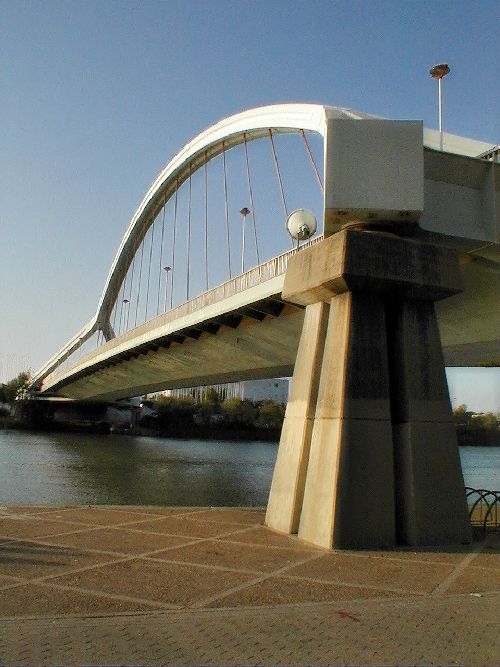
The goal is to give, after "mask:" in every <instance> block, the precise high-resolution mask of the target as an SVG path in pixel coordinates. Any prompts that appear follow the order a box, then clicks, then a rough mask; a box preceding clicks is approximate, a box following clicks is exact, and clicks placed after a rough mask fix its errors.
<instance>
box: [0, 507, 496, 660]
mask: <svg viewBox="0 0 500 667" xmlns="http://www.w3.org/2000/svg"><path fill="white" fill-rule="evenodd" d="M264 514H265V510H264V509H261V508H258V509H255V508H249V509H238V508H155V507H117V506H114V507H104V506H99V507H34V506H29V507H28V506H23V507H1V508H0V617H1V623H0V663H2V664H7V665H26V664H39V665H42V664H43V665H55V664H67V665H73V664H87V665H90V664H100V665H102V664H125V663H126V664H181V665H195V664H196V665H199V664H204V665H210V664H226V665H227V664H262V665H271V664H273V665H274V664H287V665H289V664H427V665H429V664H450V665H451V664H462V665H463V664H491V665H493V664H499V663H500V635H499V633H498V619H499V609H500V533H498V532H492V533H488V534H487V535H486V536H485V537H484V538H483V537H482V538H481V539H480V540H478V541H475V542H474V543H472V544H470V545H460V546H457V547H456V548H453V547H446V548H441V549H439V548H436V547H434V548H432V549H428V550H426V549H419V550H418V551H412V550H409V549H407V550H404V549H400V550H397V551H357V552H345V551H343V552H338V551H327V550H324V549H321V548H318V547H313V546H310V545H308V544H306V543H304V542H300V541H298V540H297V539H296V538H295V537H293V536H288V535H279V534H276V533H274V532H272V531H271V530H269V529H267V528H265V527H264V526H263V520H264Z"/></svg>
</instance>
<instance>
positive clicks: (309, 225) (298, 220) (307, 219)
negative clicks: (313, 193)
mask: <svg viewBox="0 0 500 667" xmlns="http://www.w3.org/2000/svg"><path fill="white" fill-rule="evenodd" d="M317 226H318V224H317V222H316V218H315V217H314V214H313V213H311V211H307V210H306V209H304V208H299V209H298V210H297V211H294V212H293V213H290V215H289V216H288V218H287V221H286V228H287V230H288V233H289V234H290V236H291V237H292V238H294V239H297V240H299V241H304V240H305V239H309V238H311V236H312V235H313V234H314V233H315V231H316V228H317Z"/></svg>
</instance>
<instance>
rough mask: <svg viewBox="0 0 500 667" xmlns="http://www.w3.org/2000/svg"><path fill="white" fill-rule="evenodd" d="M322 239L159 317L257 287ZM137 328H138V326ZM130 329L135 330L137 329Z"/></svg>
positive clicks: (185, 312)
mask: <svg viewBox="0 0 500 667" xmlns="http://www.w3.org/2000/svg"><path fill="white" fill-rule="evenodd" d="M322 239H323V235H318V236H317V237H315V238H313V239H310V240H309V241H306V242H305V243H303V244H302V245H300V246H299V247H298V248H293V249H292V250H288V251H287V252H285V253H282V254H281V255H277V256H276V257H273V258H272V259H270V260H268V261H267V262H264V263H262V264H260V265H259V266H256V267H255V268H253V269H250V270H249V271H246V272H245V273H242V274H241V275H239V276H236V277H235V278H231V279H230V280H227V281H226V282H224V283H222V284H221V285H218V286H217V287H214V288H212V289H211V290H208V292H204V293H203V294H200V295H199V296H197V297H195V298H194V299H190V300H189V301H186V302H185V303H183V304H181V305H180V306H177V307H175V308H173V309H172V310H170V311H167V312H166V313H165V314H164V315H162V316H160V317H162V318H164V321H165V322H168V321H173V320H176V319H178V318H180V317H183V316H185V315H190V314H191V313H194V312H196V311H197V310H200V309H201V308H204V307H205V306H209V305H212V304H214V303H217V302H219V301H223V300H224V299H227V298H228V297H231V296H233V295H235V294H239V293H241V292H244V291H245V290H248V289H250V288H252V287H257V285H260V284H261V283H264V282H266V281H268V280H272V279H273V278H275V277H276V276H281V275H283V274H284V273H285V272H286V268H287V266H288V260H289V259H290V257H292V256H293V255H294V254H296V253H297V252H300V251H302V250H304V249H305V248H307V247H309V246H311V245H314V244H315V243H318V242H319V241H321V240H322ZM138 329H140V327H138ZM132 331H134V332H137V329H134V330H132Z"/></svg>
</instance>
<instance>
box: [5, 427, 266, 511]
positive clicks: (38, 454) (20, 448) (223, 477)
mask: <svg viewBox="0 0 500 667" xmlns="http://www.w3.org/2000/svg"><path fill="white" fill-rule="evenodd" d="M276 454H277V443H262V442H238V443H233V442H217V441H197V440H173V439H156V438H136V437H129V436H98V435H86V434H85V435H84V434H70V433H54V434H43V435H40V434H31V433H23V432H15V431H10V432H8V431H4V432H2V431H0V456H1V457H2V463H3V465H2V467H1V470H0V502H1V503H5V504H14V503H21V504H22V503H30V504H52V503H53V504H110V505H197V506H212V505H213V506H245V505H246V506H262V505H265V504H266V503H267V497H268V494H269V488H270V485H271V478H272V471H273V467H274V462H275V459H276Z"/></svg>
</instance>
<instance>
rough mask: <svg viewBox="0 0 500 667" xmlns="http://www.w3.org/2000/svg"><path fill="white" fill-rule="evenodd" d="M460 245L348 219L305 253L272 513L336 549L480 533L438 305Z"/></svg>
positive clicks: (455, 286) (285, 526) (453, 276)
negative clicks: (473, 519) (349, 224)
mask: <svg viewBox="0 0 500 667" xmlns="http://www.w3.org/2000/svg"><path fill="white" fill-rule="evenodd" d="M459 291H460V273H459V268H458V262H457V258H456V256H455V255H454V253H451V252H448V251H446V250H443V249H440V248H437V247H435V246H432V245H428V244H421V243H417V242H414V241H411V240H408V239H403V238H400V237H396V236H393V235H391V234H385V233H380V232H368V231H363V230H355V229H348V230H343V231H342V232H339V233H338V234H335V235H333V236H331V237H329V238H328V239H325V240H324V241H323V242H322V243H320V244H317V245H316V246H313V247H311V248H308V249H307V250H305V251H303V252H301V253H298V254H297V255H295V256H294V257H293V258H292V260H291V261H290V263H289V266H288V270H287V274H286V278H285V285H284V289H283V298H285V299H287V300H289V301H292V302H294V303H298V304H302V305H305V306H306V312H305V317H304V325H303V330H302V336H301V340H300V344H299V350H298V354H297V362H296V366H295V371H294V375H293V379H292V386H291V390H290V399H289V403H288V406H287V410H286V414H285V421H284V424H283V430H282V435H281V440H280V447H279V451H278V458H277V462H276V466H275V471H274V476H273V481H272V485H271V491H270V496H269V504H268V508H267V513H266V524H267V525H268V526H269V527H271V528H273V529H275V530H278V531H280V532H284V533H297V534H298V536H299V537H300V538H302V539H304V540H307V541H308V542H312V543H313V544H317V545H319V546H323V547H327V548H337V549H367V548H377V549H379V548H391V547H394V546H396V545H397V544H409V545H413V546H423V545H438V544H452V543H461V542H467V541H470V524H469V519H468V513H467V504H466V498H465V489H464V484H463V478H462V473H461V467H460V459H459V453H458V446H457V440H456V435H455V429H454V424H453V414H452V411H451V406H450V402H449V396H448V390H447V384H446V377H445V370H444V362H443V355H442V350H441V343H440V339H439V331H438V328H437V320H436V316H435V312H434V304H433V302H434V301H436V300H438V299H442V298H446V297H447V296H451V295H453V294H456V293H458V292H459Z"/></svg>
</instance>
